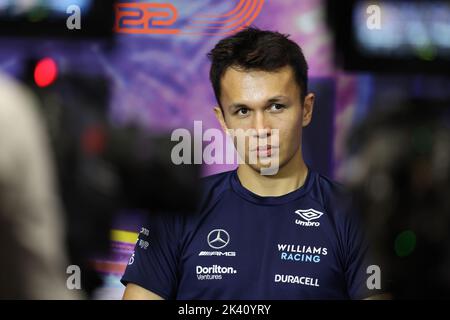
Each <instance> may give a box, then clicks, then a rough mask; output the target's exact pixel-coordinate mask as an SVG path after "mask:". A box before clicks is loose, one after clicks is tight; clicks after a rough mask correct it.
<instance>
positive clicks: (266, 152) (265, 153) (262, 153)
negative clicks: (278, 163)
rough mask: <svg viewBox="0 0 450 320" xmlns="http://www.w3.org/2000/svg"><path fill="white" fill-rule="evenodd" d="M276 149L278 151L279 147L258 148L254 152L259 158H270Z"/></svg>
mask: <svg viewBox="0 0 450 320" xmlns="http://www.w3.org/2000/svg"><path fill="white" fill-rule="evenodd" d="M276 149H278V147H275V146H270V145H267V146H260V147H257V148H256V149H253V150H252V152H256V153H257V154H258V156H259V157H270V156H271V155H272V153H273V152H274V151H275V150H276Z"/></svg>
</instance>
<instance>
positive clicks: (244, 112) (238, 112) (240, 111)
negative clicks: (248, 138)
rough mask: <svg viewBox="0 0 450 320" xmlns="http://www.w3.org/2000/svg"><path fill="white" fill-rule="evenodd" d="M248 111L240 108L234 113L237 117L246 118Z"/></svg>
mask: <svg viewBox="0 0 450 320" xmlns="http://www.w3.org/2000/svg"><path fill="white" fill-rule="evenodd" d="M248 112H249V110H248V109H247V108H240V109H239V110H237V111H236V114H237V115H239V116H246V115H247V114H248Z"/></svg>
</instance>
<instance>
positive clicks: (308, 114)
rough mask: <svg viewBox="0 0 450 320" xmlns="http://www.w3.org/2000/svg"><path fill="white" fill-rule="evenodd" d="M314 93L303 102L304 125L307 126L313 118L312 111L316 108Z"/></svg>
mask: <svg viewBox="0 0 450 320" xmlns="http://www.w3.org/2000/svg"><path fill="white" fill-rule="evenodd" d="M314 98H315V96H314V93H309V94H308V95H307V96H306V97H305V100H304V102H303V119H302V126H303V127H306V126H307V125H308V124H309V123H310V122H311V119H312V113H313V109H314Z"/></svg>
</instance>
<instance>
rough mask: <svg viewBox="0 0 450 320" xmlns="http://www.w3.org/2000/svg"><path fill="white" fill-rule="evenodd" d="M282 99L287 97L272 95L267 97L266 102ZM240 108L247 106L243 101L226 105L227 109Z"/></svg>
mask: <svg viewBox="0 0 450 320" xmlns="http://www.w3.org/2000/svg"><path fill="white" fill-rule="evenodd" d="M282 100H288V97H286V96H283V95H278V96H274V97H272V98H270V99H267V104H270V103H276V102H280V101H282ZM240 108H248V105H246V104H245V103H239V102H236V103H232V104H230V105H228V109H230V110H233V109H234V110H236V109H240Z"/></svg>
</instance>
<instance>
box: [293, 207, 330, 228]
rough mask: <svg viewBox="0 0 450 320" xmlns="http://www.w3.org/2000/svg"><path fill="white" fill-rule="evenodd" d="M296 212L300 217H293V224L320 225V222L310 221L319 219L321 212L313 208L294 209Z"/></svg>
mask: <svg viewBox="0 0 450 320" xmlns="http://www.w3.org/2000/svg"><path fill="white" fill-rule="evenodd" d="M295 213H296V214H298V215H299V216H300V218H301V219H295V224H298V225H300V226H304V227H318V226H320V222H318V221H312V220H317V219H319V218H320V217H321V216H322V215H323V212H320V211H317V210H314V209H306V210H302V209H299V210H296V211H295Z"/></svg>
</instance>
